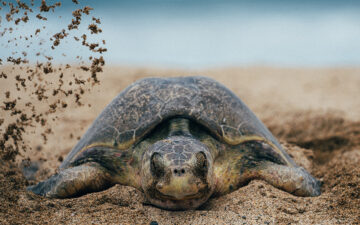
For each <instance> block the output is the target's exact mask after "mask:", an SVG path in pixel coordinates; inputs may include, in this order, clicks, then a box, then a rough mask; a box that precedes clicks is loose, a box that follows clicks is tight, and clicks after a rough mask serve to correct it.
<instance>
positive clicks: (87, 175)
mask: <svg viewBox="0 0 360 225" xmlns="http://www.w3.org/2000/svg"><path fill="white" fill-rule="evenodd" d="M111 185H112V182H111V181H110V175H109V174H108V173H107V171H106V170H105V169H104V168H103V167H101V166H100V165H99V164H98V163H95V162H91V163H86V164H82V165H79V166H75V167H71V168H67V169H65V170H62V171H60V172H59V173H58V174H55V175H53V176H51V177H50V178H49V179H47V180H45V181H42V182H39V183H38V184H37V185H34V186H29V187H28V188H27V190H28V191H32V192H34V193H35V194H38V195H42V196H45V197H49V198H70V197H75V196H80V195H83V194H86V193H90V192H96V191H102V190H104V189H106V188H108V187H110V186H111Z"/></svg>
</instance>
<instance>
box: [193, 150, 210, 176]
mask: <svg viewBox="0 0 360 225" xmlns="http://www.w3.org/2000/svg"><path fill="white" fill-rule="evenodd" d="M207 170H208V162H207V160H206V156H205V153H203V152H198V153H196V166H195V172H196V173H197V174H198V175H200V176H205V175H206V173H207Z"/></svg>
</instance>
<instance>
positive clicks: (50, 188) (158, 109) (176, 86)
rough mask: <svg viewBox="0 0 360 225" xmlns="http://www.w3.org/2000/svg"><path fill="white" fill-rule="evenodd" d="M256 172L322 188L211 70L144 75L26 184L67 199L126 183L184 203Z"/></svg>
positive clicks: (293, 186) (162, 202) (153, 199)
mask: <svg viewBox="0 0 360 225" xmlns="http://www.w3.org/2000/svg"><path fill="white" fill-rule="evenodd" d="M252 179H262V180H265V181H267V182H268V183H270V184H272V185H273V186H275V187H277V188H280V189H282V190H284V191H287V192H289V193H291V194H294V195H298V196H318V195H320V185H319V182H318V181H317V180H316V179H315V178H314V177H312V176H311V175H310V174H309V173H308V172H307V171H306V170H305V169H304V168H302V167H299V166H297V165H296V164H295V163H294V161H293V160H292V159H291V158H290V157H289V155H288V154H287V153H286V152H285V151H284V150H283V149H282V147H281V145H280V144H279V143H278V141H277V140H276V139H275V138H274V137H273V135H272V134H271V133H270V131H269V130H268V129H267V128H266V127H265V126H264V124H263V123H262V122H261V121H260V120H259V119H258V118H257V117H256V116H255V115H254V114H253V113H252V112H251V111H250V110H249V109H248V107H247V106H246V105H245V104H244V103H243V102H242V101H241V100H240V99H239V98H238V97H237V96H236V95H235V94H234V93H233V92H231V91H230V90H229V89H227V88H226V87H224V86H223V85H221V84H220V83H218V82H216V81H214V80H212V79H210V78H206V77H179V78H164V79H163V78H147V79H142V80H139V81H137V82H135V83H133V84H132V85H130V86H129V87H128V88H126V89H125V90H124V91H123V92H121V93H120V94H119V95H118V96H117V97H116V98H115V99H114V100H113V101H112V102H111V103H110V104H109V105H108V106H107V107H106V108H105V110H104V111H103V112H102V113H101V114H100V115H99V116H98V118H97V119H96V120H95V122H94V123H93V124H92V126H91V127H90V128H89V130H88V131H87V132H86V133H85V135H84V136H83V137H82V138H81V140H80V141H79V142H78V144H77V145H76V146H75V147H74V148H73V150H72V151H71V152H70V154H69V155H68V156H67V158H66V159H65V160H64V161H63V163H62V164H61V165H60V168H59V172H58V173H57V174H55V175H53V176H51V177H50V178H49V179H47V180H45V181H43V182H40V183H38V184H37V185H35V186H30V187H28V190H31V191H32V192H34V193H36V194H39V195H43V196H46V197H50V198H69V197H75V196H80V195H82V194H85V193H89V192H95V191H101V190H104V189H106V188H109V187H110V186H112V185H114V184H122V185H128V186H132V187H135V188H136V189H138V190H140V191H141V192H143V193H144V194H145V197H146V199H147V200H148V202H149V203H150V204H153V205H155V206H158V207H160V208H164V209H170V210H184V209H194V208H197V207H199V206H200V205H201V204H203V203H204V202H206V201H207V200H208V199H209V198H210V197H211V196H219V195H224V194H227V193H229V192H232V191H234V190H237V189H238V188H239V187H241V186H244V185H246V184H247V183H248V182H249V181H250V180H252Z"/></svg>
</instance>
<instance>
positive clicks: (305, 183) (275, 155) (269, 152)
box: [215, 140, 320, 196]
mask: <svg viewBox="0 0 360 225" xmlns="http://www.w3.org/2000/svg"><path fill="white" fill-rule="evenodd" d="M275 147H276V146H274V145H272V144H271V143H267V142H264V141H257V140H255V141H248V142H244V143H242V144H240V145H237V146H230V147H229V146H228V149H227V150H226V151H224V152H223V154H222V155H221V156H220V157H219V158H218V159H217V160H216V162H215V177H216V180H217V187H216V194H217V195H222V194H226V193H229V192H232V191H234V190H236V189H237V188H239V187H241V186H244V185H246V184H247V183H248V182H249V181H250V180H254V179H261V180H264V181H266V182H268V183H270V184H271V185H273V186H275V187H277V188H279V189H282V190H284V191H286V192H289V193H291V194H294V195H297V196H318V195H320V182H319V181H317V180H316V179H315V178H314V177H313V176H311V175H310V174H309V173H308V172H307V171H306V170H305V169H304V168H302V167H299V166H297V165H296V164H295V163H294V162H293V161H292V160H291V159H290V160H289V158H290V157H284V154H283V152H282V151H279V150H278V149H274V148H275ZM285 154H286V152H285Z"/></svg>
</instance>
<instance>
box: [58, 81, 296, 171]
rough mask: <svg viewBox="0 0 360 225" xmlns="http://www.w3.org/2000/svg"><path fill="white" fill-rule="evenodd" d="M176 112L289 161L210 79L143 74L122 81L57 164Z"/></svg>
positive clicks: (134, 135) (123, 143) (136, 135)
mask: <svg viewBox="0 0 360 225" xmlns="http://www.w3.org/2000/svg"><path fill="white" fill-rule="evenodd" d="M175 116H180V117H186V118H189V119H192V120H194V121H196V122H198V123H199V124H201V125H203V126H205V127H207V128H208V129H209V130H210V131H211V132H212V133H213V134H214V135H215V136H217V137H218V138H219V139H220V140H222V141H224V142H226V143H227V144H230V145H238V144H240V143H242V142H244V141H247V140H262V141H266V142H267V143H268V144H270V145H271V146H272V147H273V148H274V150H275V151H276V152H277V153H278V154H279V155H280V156H281V157H282V158H283V159H284V160H285V161H286V162H287V163H288V164H289V165H294V164H293V161H292V160H291V159H290V157H289V156H288V155H287V154H286V152H285V151H284V150H283V149H282V148H281V146H280V144H279V143H278V142H277V140H276V139H275V138H274V136H273V135H272V134H271V132H270V131H269V130H268V129H267V128H266V127H265V126H264V124H263V123H262V122H261V121H260V120H259V119H258V118H257V117H256V116H255V115H254V113H253V112H251V111H250V109H249V108H248V107H247V106H246V105H245V104H244V103H243V102H242V101H241V100H240V99H239V98H238V97H237V96H236V95H235V94H234V93H233V92H231V91H230V90H229V89H228V88H226V87H225V86H223V85H222V84H220V83H219V82H217V81H215V80H213V79H210V78H207V77H198V76H197V77H178V78H147V79H142V80H139V81H137V82H135V83H133V84H132V85H130V86H129V87H127V88H126V89H125V90H124V91H123V92H121V93H120V94H119V95H118V96H117V97H116V98H115V99H114V100H113V101H112V102H111V103H110V104H109V105H108V106H107V107H106V108H105V109H104V111H103V112H102V113H101V114H100V115H99V116H98V117H97V118H96V120H95V121H94V123H93V124H92V126H91V127H90V128H89V129H88V131H87V132H86V133H85V135H84V136H83V137H82V138H81V139H80V141H79V142H78V144H77V145H76V146H75V147H74V148H73V149H72V151H71V152H70V154H69V155H68V156H67V158H66V159H65V160H64V162H63V163H62V164H61V166H60V168H66V167H67V166H68V165H69V164H70V163H71V162H72V160H73V159H74V158H75V157H76V156H77V155H78V153H79V152H81V151H82V150H83V149H87V148H89V147H91V146H94V145H97V146H109V145H111V146H112V147H114V146H115V147H116V148H119V149H127V148H129V147H131V146H132V145H134V144H136V143H137V142H138V141H139V140H141V138H143V137H144V136H145V135H146V134H148V133H149V132H151V130H152V129H153V128H155V127H156V126H157V125H158V124H160V123H161V122H163V121H164V120H166V119H169V118H171V117H175Z"/></svg>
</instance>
